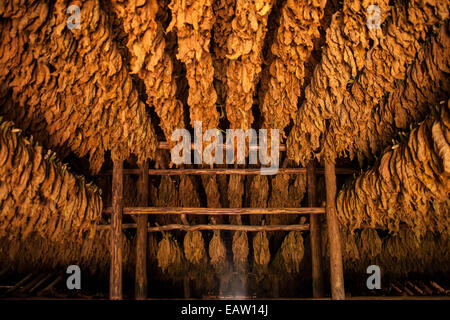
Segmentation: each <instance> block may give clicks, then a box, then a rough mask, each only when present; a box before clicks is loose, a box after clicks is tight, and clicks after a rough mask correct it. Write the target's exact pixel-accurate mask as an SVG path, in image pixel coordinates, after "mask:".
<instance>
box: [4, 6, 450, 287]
mask: <svg viewBox="0 0 450 320" xmlns="http://www.w3.org/2000/svg"><path fill="white" fill-rule="evenodd" d="M373 4H377V5H378V6H379V8H380V10H381V14H380V18H381V20H380V28H378V29H377V28H375V29H369V28H368V27H367V24H366V23H367V20H368V19H369V18H370V15H371V13H370V12H368V11H367V9H368V8H369V6H371V5H373ZM70 5H77V6H79V7H80V8H81V12H80V22H81V26H80V28H79V29H69V28H67V21H68V18H69V16H70V14H68V13H67V12H66V10H67V8H68V7H69V6H70ZM449 7H450V2H449V1H422V0H412V1H394V2H392V1H387V0H379V1H372V0H344V1H343V2H338V1H333V0H328V1H326V0H308V1H299V0H230V1H227V0H214V1H213V0H186V1H181V0H172V1H170V0H161V1H155V0H140V1H137V0H129V1H126V0H86V1H68V0H55V1H51V2H49V1H44V0H5V1H3V2H2V3H1V4H0V36H1V38H2V43H1V45H0V84H1V86H0V115H1V116H3V118H4V119H6V120H8V121H12V122H13V123H14V126H16V127H17V128H20V129H22V130H23V133H20V131H17V130H16V129H12V128H13V127H12V126H13V124H12V123H11V122H2V125H1V126H2V127H1V130H0V139H1V141H0V142H1V144H0V147H1V148H2V149H0V170H1V175H0V245H1V246H0V248H1V249H0V250H1V251H0V261H12V262H14V264H15V265H16V266H17V268H19V269H21V270H25V269H27V268H32V267H35V266H42V267H44V268H45V267H48V268H51V267H52V266H54V265H59V264H61V265H65V264H70V263H75V262H77V263H82V264H85V265H88V269H89V270H91V271H93V272H94V271H96V270H100V271H102V272H107V270H108V268H107V265H108V264H109V253H108V250H109V244H108V232H109V231H107V230H103V231H99V230H96V228H95V225H97V224H98V223H99V221H100V216H101V210H102V198H101V195H100V193H99V190H98V188H96V187H94V186H93V185H91V184H86V183H85V182H84V179H83V178H82V177H79V176H75V175H74V174H72V173H70V172H69V171H68V170H67V168H66V167H65V166H64V165H62V163H61V162H60V160H58V159H61V160H62V159H66V157H67V156H68V155H71V157H72V158H73V157H75V158H78V159H81V158H85V157H86V158H87V159H88V160H89V161H88V162H89V165H88V168H83V170H86V171H87V170H90V171H91V172H92V173H98V171H99V170H100V169H101V167H102V165H103V164H104V163H105V155H106V154H107V153H108V152H110V154H111V158H112V159H129V158H130V157H131V156H132V155H134V156H136V159H137V161H138V162H141V161H142V160H144V159H151V160H155V161H156V164H155V166H156V167H161V166H163V167H164V166H168V165H170V164H169V163H168V161H167V163H163V162H164V161H163V160H161V159H162V158H163V157H164V155H162V153H158V154H157V153H156V147H157V141H158V140H168V141H170V137H171V134H172V132H173V131H174V130H175V129H178V128H187V129H189V130H192V126H193V124H194V121H202V122H203V131H205V130H207V129H209V128H220V129H222V130H225V129H227V128H241V129H244V130H245V129H248V128H255V129H258V128H273V129H279V130H280V132H281V135H282V139H281V140H282V142H285V143H286V145H287V155H286V159H282V160H286V161H287V160H289V161H292V163H295V164H299V163H301V164H302V165H306V164H307V163H308V162H309V161H310V160H312V159H318V160H319V161H321V160H322V159H323V158H324V157H331V158H332V159H333V160H334V159H336V158H338V159H339V158H341V159H344V160H346V161H347V163H348V162H349V161H352V160H353V159H354V158H357V159H358V160H359V163H360V165H361V166H364V167H363V168H364V169H363V171H364V172H363V173H362V174H361V175H360V176H359V177H355V178H354V179H349V180H350V181H347V183H346V185H345V187H344V188H343V189H342V190H341V192H340V193H339V196H338V199H337V200H338V201H337V205H338V215H339V218H340V222H341V224H342V226H343V234H344V239H343V244H344V248H345V250H344V251H345V253H344V260H345V261H346V267H348V268H353V269H357V268H358V267H357V266H358V265H360V262H361V261H365V262H366V261H374V259H375V260H377V259H378V260H377V261H384V262H383V263H384V264H389V263H391V264H393V263H392V261H394V260H395V261H397V262H398V261H402V262H401V263H400V264H397V265H400V266H399V267H398V268H399V269H398V270H396V271H395V272H396V273H397V274H405V273H407V272H408V270H413V269H414V268H415V269H414V270H422V271H423V270H425V269H426V270H428V268H430V269H429V270H431V271H432V270H434V269H433V268H434V267H431V266H433V265H436V263H440V264H441V265H445V262H446V261H447V262H449V257H448V253H445V252H443V251H442V248H448V239H449V237H448V235H449V232H450V231H449V225H450V221H449V219H450V218H449V215H448V212H449V200H448V195H449V191H450V189H449V188H450V186H449V183H448V175H449V171H450V169H449V164H448V161H449V153H448V150H449V141H450V139H449V137H450V133H449V132H450V131H449V125H448V122H449V120H448V116H449V113H448V104H447V101H448V99H449V95H448V92H450V83H449V81H450V80H449V79H450V77H449V73H450V60H449V59H450V58H449V57H450V54H449V53H450V50H449V44H450V34H449V23H448V15H449ZM25 136H26V137H28V138H26V137H25ZM31 136H33V138H31ZM33 139H34V140H33ZM393 140H394V142H392V141H393ZM39 145H42V146H43V147H41V146H39ZM44 149H46V150H53V151H54V152H51V151H49V153H47V154H46V153H45V152H44V151H43V150H44ZM4 150H6V151H4ZM158 157H159V158H158ZM2 160H4V161H3V162H2ZM80 163H82V161H80ZM152 163H153V162H152ZM161 163H163V164H161ZM351 180H353V181H351ZM133 183H134V182H133V179H132V178H126V179H125V189H126V199H125V202H126V205H127V204H133V205H134V204H136V202H135V200H136V199H134V198H133V197H135V194H134V193H133V192H132V191H131V190H134V189H131V188H128V187H127V186H128V184H130V186H131V184H133ZM318 184H319V188H322V187H323V182H322V181H319V183H318ZM305 191H306V179H305V176H298V177H296V178H294V177H290V176H286V175H279V176H276V177H266V176H256V177H242V176H230V177H226V176H217V177H202V178H201V179H194V178H191V177H182V178H181V179H180V178H172V177H163V178H161V179H160V180H158V182H157V183H155V182H154V181H153V182H152V184H151V186H150V193H151V194H150V198H151V200H150V203H151V205H154V206H190V207H197V206H209V207H245V206H255V207H283V206H286V207H296V206H301V205H302V203H303V204H304V203H305V201H304V196H305ZM319 191H320V190H319ZM322 191H323V190H322ZM319 193H320V192H319ZM321 193H323V192H321ZM322 196H323V195H321V194H319V197H322ZM202 198H205V199H202ZM103 200H104V201H105V198H104V199H103ZM322 200H324V199H322V198H321V199H319V203H320V204H322ZM244 219H246V218H244ZM188 220H189V221H188V222H189V223H191V224H193V223H207V222H208V220H209V222H211V223H227V222H230V223H241V221H240V220H239V218H233V219H228V217H216V218H213V217H199V218H192V217H190V218H189V219H188ZM248 220H249V221H245V222H246V223H249V224H254V225H260V224H262V223H265V224H269V223H271V224H288V223H303V222H305V221H304V220H298V219H297V220H295V217H294V218H293V217H291V216H289V217H286V216H282V217H274V216H262V215H261V216H254V217H251V218H250V219H248ZM155 222H156V223H159V224H167V223H182V222H183V221H181V220H180V218H179V217H177V218H176V219H175V218H174V217H172V216H161V217H157V218H154V217H151V218H150V223H151V224H152V225H153V224H154V223H155ZM404 225H406V226H407V228H408V230H407V231H405V229H404ZM375 228H379V229H383V230H387V231H389V232H390V235H389V236H388V237H386V236H385V235H384V236H380V237H379V238H377V237H378V236H377V235H376V234H377V231H376V230H375ZM95 230H96V231H95ZM324 230H326V229H324ZM208 237H209V236H206V233H201V234H200V235H199V234H198V233H195V234H194V233H190V234H188V235H185V234H184V233H169V232H167V233H166V234H164V236H160V235H159V234H158V235H151V236H149V255H150V257H149V259H153V262H152V263H153V264H154V265H153V267H155V268H156V265H157V264H156V262H155V261H157V262H158V264H159V266H160V267H159V269H158V270H160V271H161V273H163V271H164V272H166V273H168V274H169V277H178V276H179V275H180V274H183V272H188V271H189V275H190V276H191V277H194V275H196V274H200V273H201V272H203V271H204V270H205V269H204V268H206V265H207V267H208V268H209V267H211V268H212V269H211V270H215V272H216V273H217V274H222V273H228V272H230V270H231V269H232V268H231V267H230V265H231V264H232V263H235V264H236V265H239V269H240V270H248V269H246V268H245V267H248V266H253V269H254V270H256V273H257V274H258V275H259V276H260V277H263V275H267V274H270V273H271V272H272V273H273V272H276V273H278V274H290V273H298V272H300V271H301V267H300V266H301V264H300V262H301V261H302V259H303V251H302V250H300V251H301V252H291V251H289V250H288V248H290V247H293V246H298V247H301V248H303V246H304V244H303V236H302V235H301V234H299V233H291V234H289V235H287V234H274V233H267V234H266V233H258V234H256V235H253V234H251V233H248V234H247V233H235V234H234V236H232V238H233V240H229V239H228V241H231V242H232V244H231V245H227V246H225V245H224V241H227V240H226V239H225V237H224V235H223V234H222V233H218V232H216V233H214V235H212V237H213V238H212V239H209V238H208ZM413 238H414V239H415V240H414V241H413V240H411V241H410V242H408V244H406V242H407V239H413ZM130 239H132V237H124V244H125V260H126V261H125V263H126V265H127V266H128V267H130V266H132V260H133V250H132V248H133V245H132V242H131V240H130ZM405 239H406V240H405ZM158 240H160V241H159V243H158ZM369 240H370V241H371V243H373V245H370V246H368V245H367V243H368V241H369ZM208 241H209V242H208ZM419 243H420V245H419ZM183 244H184V247H183ZM307 245H308V244H307V242H305V246H307ZM402 245H403V247H402V248H403V249H399V248H400V247H401V246H402ZM251 246H253V247H251ZM406 246H411V247H410V248H406ZM413 246H414V247H413ZM39 248H45V250H39ZM249 248H252V249H253V250H251V249H249ZM324 248H326V243H325V244H324ZM380 248H390V249H386V250H382V251H380V250H381V249H380ZM405 248H406V249H405ZM208 249H209V250H208ZM269 249H270V250H269ZM230 250H231V251H232V252H227V251H230ZM405 252H414V254H412V255H414V257H412V256H411V255H408V254H405ZM19 253H20V255H19ZM171 253H172V254H171ZM326 254H327V251H326V250H324V255H326ZM252 255H253V256H252ZM158 257H159V258H158ZM169 258H170V259H169ZM208 258H209V259H208ZM205 259H206V260H205ZM408 259H411V260H408ZM205 261H210V262H211V263H210V264H205V263H204V262H205ZM412 261H413V262H412ZM436 261H438V262H436ZM380 263H381V262H380ZM200 265H201V267H200ZM447 265H450V263H447ZM243 266H244V267H243ZM230 268H231V269H230ZM408 268H410V269H408ZM393 272H394V271H393ZM395 272H394V273H395ZM224 281H225V280H224Z"/></svg>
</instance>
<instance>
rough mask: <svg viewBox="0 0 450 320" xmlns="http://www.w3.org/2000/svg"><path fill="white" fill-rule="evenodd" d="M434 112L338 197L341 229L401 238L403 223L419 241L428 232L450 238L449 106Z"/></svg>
mask: <svg viewBox="0 0 450 320" xmlns="http://www.w3.org/2000/svg"><path fill="white" fill-rule="evenodd" d="M439 109H440V110H439ZM435 112H436V113H435V115H434V116H430V117H429V118H428V119H427V120H425V121H423V122H422V123H421V124H420V125H419V126H418V127H416V128H414V129H413V130H412V131H411V132H410V134H409V136H407V137H405V138H404V141H403V142H402V143H398V144H395V145H394V146H392V147H391V150H386V151H385V152H384V153H383V155H382V156H381V158H380V160H379V162H378V163H377V164H376V165H375V166H374V167H372V168H371V169H369V170H367V171H366V172H364V173H363V174H362V175H361V176H359V177H358V178H356V180H354V181H353V182H352V183H351V184H350V185H347V186H346V187H345V188H344V189H343V190H341V192H339V194H338V197H337V209H338V210H337V212H338V217H339V220H340V221H341V223H342V224H344V225H345V226H347V227H348V228H349V229H350V230H354V229H357V228H361V227H362V226H363V225H365V224H367V225H369V226H371V227H377V226H381V227H383V228H387V229H389V230H390V231H391V232H398V231H399V226H400V224H401V223H405V224H407V225H408V226H409V227H410V228H411V229H412V231H413V232H414V233H415V234H416V236H417V237H418V238H420V237H421V236H423V235H425V233H426V231H433V232H439V233H442V234H447V235H448V234H449V231H450V228H449V227H450V219H449V216H448V214H446V212H448V205H449V203H448V194H449V191H450V185H449V182H448V177H449V173H450V171H449V170H450V163H449V160H448V159H449V155H450V145H449V143H448V141H450V140H449V139H448V137H449V136H450V133H449V132H450V131H449V129H450V118H449V117H450V112H449V108H448V106H447V105H445V104H443V105H440V106H438V109H437V111H435Z"/></svg>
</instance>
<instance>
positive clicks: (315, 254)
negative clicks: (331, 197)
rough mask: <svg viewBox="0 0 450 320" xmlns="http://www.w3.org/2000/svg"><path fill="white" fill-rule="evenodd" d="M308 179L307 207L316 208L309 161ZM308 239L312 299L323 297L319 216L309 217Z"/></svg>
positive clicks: (312, 215) (313, 183)
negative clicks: (309, 244) (309, 240)
mask: <svg viewBox="0 0 450 320" xmlns="http://www.w3.org/2000/svg"><path fill="white" fill-rule="evenodd" d="M307 179H308V206H310V207H316V206H317V194H316V175H315V166H314V162H313V161H310V162H309V163H308V166H307ZM309 219H310V221H309V226H310V238H311V261H312V289H313V297H314V298H321V297H323V274H322V255H321V250H320V249H321V244H320V241H321V237H320V232H321V231H320V216H319V215H316V214H311V215H310V216H309Z"/></svg>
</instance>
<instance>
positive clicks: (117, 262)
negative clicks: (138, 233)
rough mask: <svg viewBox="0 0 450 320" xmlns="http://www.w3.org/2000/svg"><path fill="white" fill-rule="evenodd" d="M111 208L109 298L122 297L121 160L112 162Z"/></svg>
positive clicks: (119, 298)
mask: <svg viewBox="0 0 450 320" xmlns="http://www.w3.org/2000/svg"><path fill="white" fill-rule="evenodd" d="M112 194H113V210H112V214H111V270H110V278H109V298H110V299H112V300H121V299H122V214H123V199H122V198H123V161H121V160H114V163H113V179H112Z"/></svg>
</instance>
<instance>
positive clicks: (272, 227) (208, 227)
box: [97, 223, 309, 232]
mask: <svg viewBox="0 0 450 320" xmlns="http://www.w3.org/2000/svg"><path fill="white" fill-rule="evenodd" d="M136 227H137V225H136V224H133V223H129V224H124V225H123V228H124V229H132V228H136ZM108 228H111V226H110V225H98V226H97V229H98V230H104V229H108ZM170 230H183V231H197V230H231V231H253V232H257V231H307V230H309V224H292V225H268V226H248V225H233V224H199V225H192V226H187V225H184V224H168V225H164V226H158V227H148V228H147V232H159V231H170Z"/></svg>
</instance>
